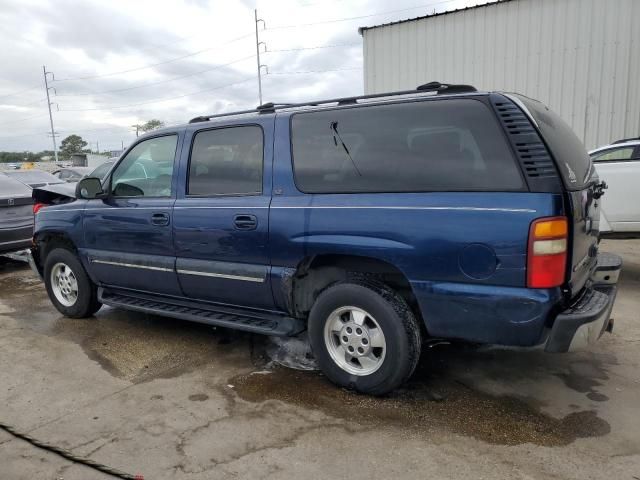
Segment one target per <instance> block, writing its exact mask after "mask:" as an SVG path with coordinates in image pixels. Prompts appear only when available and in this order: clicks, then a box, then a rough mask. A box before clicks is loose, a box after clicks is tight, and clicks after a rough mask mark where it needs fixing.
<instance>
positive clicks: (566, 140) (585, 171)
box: [516, 95, 593, 190]
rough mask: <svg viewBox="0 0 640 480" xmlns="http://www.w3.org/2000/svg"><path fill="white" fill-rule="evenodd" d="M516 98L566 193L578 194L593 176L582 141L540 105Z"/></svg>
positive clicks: (524, 98) (519, 97)
mask: <svg viewBox="0 0 640 480" xmlns="http://www.w3.org/2000/svg"><path fill="white" fill-rule="evenodd" d="M516 97H517V98H518V99H520V100H521V101H522V103H524V104H525V106H526V107H527V109H529V111H530V112H531V115H532V116H533V118H534V120H535V121H536V123H537V124H538V128H539V129H540V133H541V134H542V138H543V139H544V141H545V142H546V143H547V145H548V146H549V148H550V149H551V155H553V157H554V158H555V160H556V164H557V166H558V169H559V170H560V173H561V175H562V178H563V179H564V184H565V186H566V187H567V188H568V189H569V190H582V189H583V188H584V187H585V186H586V184H588V183H589V182H590V181H591V174H592V172H593V169H592V163H591V159H590V158H589V154H588V153H587V151H586V150H585V148H584V144H583V143H582V141H581V140H580V139H579V138H578V136H577V135H576V134H575V133H574V131H573V130H572V128H571V127H570V126H569V125H568V124H567V123H566V122H565V121H564V120H563V119H562V118H560V116H559V115H558V114H556V113H555V112H553V111H552V110H549V108H547V107H546V106H545V105H544V104H543V103H540V102H538V101H537V100H532V99H530V98H528V97H523V96H521V95H516Z"/></svg>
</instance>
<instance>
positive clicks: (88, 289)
mask: <svg viewBox="0 0 640 480" xmlns="http://www.w3.org/2000/svg"><path fill="white" fill-rule="evenodd" d="M44 284H45V287H46V289H47V294H48V295H49V299H51V302H52V303H53V305H54V306H55V307H56V308H57V309H58V311H59V312H60V313H62V314H63V315H65V316H67V317H71V318H84V317H90V316H91V315H93V314H94V313H96V312H97V311H98V310H99V309H100V307H101V304H100V302H98V298H97V289H96V286H95V285H94V284H93V282H92V281H91V279H90V278H89V276H88V275H87V272H85V270H84V268H83V266H82V264H81V263H80V260H79V259H78V257H77V256H76V255H75V254H74V253H73V252H71V251H69V250H67V249H66V248H56V249H54V250H52V251H51V252H50V253H49V254H48V255H47V257H46V259H45V262H44Z"/></svg>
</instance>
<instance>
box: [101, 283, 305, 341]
mask: <svg viewBox="0 0 640 480" xmlns="http://www.w3.org/2000/svg"><path fill="white" fill-rule="evenodd" d="M98 300H99V301H100V302H101V303H103V304H105V305H109V306H110V307H117V308H123V309H126V310H135V311H138V312H144V313H151V314H154V315H160V316H164V317H172V318H178V319H180V320H188V321H191V322H198V323H205V324H207V325H215V326H217V327H226V328H233V329H236V330H244V331H246V332H252V333H261V334H264V335H273V336H281V337H285V336H292V335H296V334H298V333H300V332H302V331H303V330H305V328H306V327H305V324H304V322H303V321H302V320H299V319H296V318H292V317H286V316H281V315H276V314H272V313H262V312H255V311H244V310H239V309H234V308H229V307H222V306H220V307H218V306H216V305H208V304H207V305H205V304H200V303H199V304H197V306H193V304H192V302H184V301H180V300H179V299H171V301H169V300H167V299H166V298H157V297H155V296H151V295H144V296H142V295H141V296H134V295H131V294H128V293H123V292H115V291H112V290H105V289H104V288H99V289H98Z"/></svg>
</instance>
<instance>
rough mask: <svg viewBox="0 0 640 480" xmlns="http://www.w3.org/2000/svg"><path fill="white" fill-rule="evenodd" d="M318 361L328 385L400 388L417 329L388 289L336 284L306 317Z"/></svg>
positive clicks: (413, 355)
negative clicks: (332, 383)
mask: <svg viewBox="0 0 640 480" xmlns="http://www.w3.org/2000/svg"><path fill="white" fill-rule="evenodd" d="M309 338H310V341H311V346H312V348H313V352H314V354H315V356H316V359H317V361H318V364H319V366H320V368H321V369H322V371H323V372H324V374H325V375H326V376H327V377H328V378H329V379H330V380H331V381H333V382H334V383H336V384H338V385H340V386H343V387H347V388H352V389H354V390H357V391H359V392H362V393H368V394H372V395H382V394H385V393H388V392H390V391H391V390H393V389H395V388H397V387H398V386H400V385H401V384H402V383H403V382H405V381H406V380H407V379H408V378H409V377H410V376H411V374H412V373H413V371H414V369H415V367H416V365H417V363H418V359H419V356H420V344H421V337H420V327H419V325H418V322H417V320H416V318H415V316H414V315H413V313H412V312H411V309H410V308H409V306H408V305H407V303H406V302H405V301H404V300H403V299H402V297H400V296H399V295H398V294H397V293H395V292H394V291H393V290H391V289H390V288H388V287H386V286H384V285H381V284H374V283H368V282H345V283H339V284H336V285H334V286H332V287H329V288H328V289H327V290H325V291H324V292H322V293H321V294H320V295H319V296H318V298H317V300H316V302H315V304H314V305H313V308H312V309H311V312H310V315H309Z"/></svg>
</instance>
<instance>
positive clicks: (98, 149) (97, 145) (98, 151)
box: [96, 140, 100, 154]
mask: <svg viewBox="0 0 640 480" xmlns="http://www.w3.org/2000/svg"><path fill="white" fill-rule="evenodd" d="M96 153H98V154H99V153H100V144H99V143H98V140H96Z"/></svg>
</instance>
